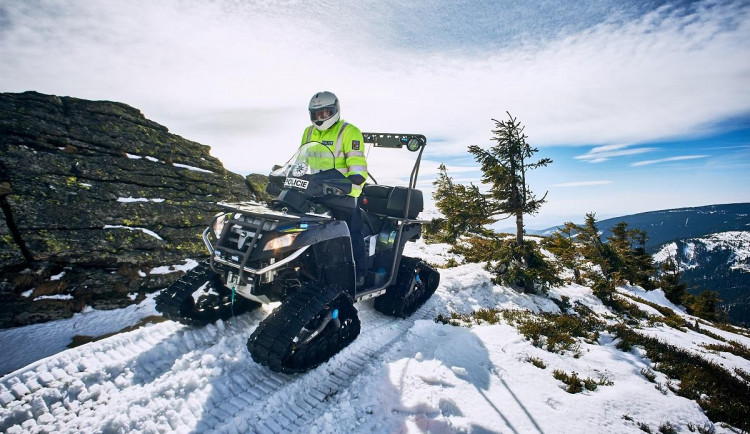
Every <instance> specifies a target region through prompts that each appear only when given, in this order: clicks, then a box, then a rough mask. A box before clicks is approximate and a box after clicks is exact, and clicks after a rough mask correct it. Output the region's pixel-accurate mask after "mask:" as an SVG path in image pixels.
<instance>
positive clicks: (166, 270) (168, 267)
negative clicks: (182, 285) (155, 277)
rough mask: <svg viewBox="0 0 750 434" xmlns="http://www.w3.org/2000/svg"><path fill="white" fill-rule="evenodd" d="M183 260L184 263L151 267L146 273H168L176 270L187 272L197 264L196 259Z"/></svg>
mask: <svg viewBox="0 0 750 434" xmlns="http://www.w3.org/2000/svg"><path fill="white" fill-rule="evenodd" d="M184 262H185V263H184V264H175V265H163V266H161V267H156V268H152V269H151V270H150V271H149V272H148V274H169V273H174V272H176V271H184V272H187V271H188V270H192V269H193V268H195V267H197V266H198V261H196V260H195V259H185V261H184Z"/></svg>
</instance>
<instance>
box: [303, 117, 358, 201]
mask: <svg viewBox="0 0 750 434" xmlns="http://www.w3.org/2000/svg"><path fill="white" fill-rule="evenodd" d="M308 142H320V143H322V144H323V146H325V147H326V149H321V152H320V159H318V158H314V159H310V160H309V161H308V163H309V164H310V167H311V168H313V169H317V170H325V169H330V168H331V165H330V160H331V153H333V157H334V163H335V168H336V169H337V170H338V171H339V172H341V173H343V174H344V175H345V176H351V175H355V174H356V175H362V177H363V178H365V179H367V160H366V159H365V152H364V151H365V141H364V138H363V137H362V133H361V132H360V131H359V128H357V127H355V126H354V125H352V124H350V123H347V122H345V121H343V120H340V121H338V122H336V123H335V124H333V125H332V126H331V128H329V129H327V130H325V131H320V130H318V129H317V128H315V127H313V126H312V125H310V126H309V127H307V128H306V129H305V132H304V134H303V135H302V143H301V144H302V145H304V144H305V143H308ZM363 184H364V183H363ZM360 194H362V185H356V184H352V192H351V193H349V196H353V197H358V196H359V195H360Z"/></svg>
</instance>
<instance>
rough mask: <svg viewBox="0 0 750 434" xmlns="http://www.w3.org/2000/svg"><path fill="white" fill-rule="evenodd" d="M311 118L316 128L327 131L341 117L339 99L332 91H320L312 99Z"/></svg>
mask: <svg viewBox="0 0 750 434" xmlns="http://www.w3.org/2000/svg"><path fill="white" fill-rule="evenodd" d="M308 108H309V109H310V120H311V121H312V123H313V125H315V128H317V129H319V130H320V131H325V130H327V129H329V128H331V126H333V124H335V123H336V122H338V121H339V119H340V118H341V112H340V109H339V99H338V98H336V95H334V94H333V93H331V92H318V93H316V94H315V95H313V97H312V98H311V99H310V106H309V107H308Z"/></svg>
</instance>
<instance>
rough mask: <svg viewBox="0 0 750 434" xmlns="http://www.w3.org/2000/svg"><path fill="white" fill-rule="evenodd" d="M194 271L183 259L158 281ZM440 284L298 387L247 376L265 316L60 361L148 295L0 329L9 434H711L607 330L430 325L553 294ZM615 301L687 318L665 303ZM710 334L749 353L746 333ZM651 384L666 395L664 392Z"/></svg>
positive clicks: (475, 271) (136, 337)
mask: <svg viewBox="0 0 750 434" xmlns="http://www.w3.org/2000/svg"><path fill="white" fill-rule="evenodd" d="M446 249H447V246H445V245H442V246H441V245H425V244H424V243H423V242H422V241H419V242H417V243H415V244H412V243H410V244H409V245H408V248H407V251H406V254H407V255H411V256H419V257H421V258H422V259H424V260H426V261H427V262H429V263H432V264H444V263H447V262H448V259H449V255H447V254H446V253H445V251H446ZM453 259H454V260H459V259H460V258H453ZM195 264H196V263H195V261H192V260H190V261H186V263H185V264H182V265H177V266H173V267H164V269H163V270H162V269H154V270H151V274H155V273H158V272H173V271H174V269H175V268H178V267H184V268H183V269H187V267H192V266H195ZM170 268H172V269H170ZM440 273H441V283H440V286H439V288H438V290H437V292H436V293H435V295H434V296H433V297H432V298H431V299H430V300H429V301H428V302H427V303H426V304H425V305H424V306H423V307H422V308H421V309H420V310H418V311H417V312H416V313H415V314H414V315H413V316H412V317H410V318H407V319H401V318H392V317H389V316H385V315H382V314H380V313H379V312H377V311H375V309H374V307H373V301H372V300H368V301H365V302H361V303H358V304H357V309H358V315H359V316H360V319H361V321H362V332H361V334H360V336H359V337H358V339H357V340H355V341H354V342H353V343H352V344H351V345H350V346H349V347H347V348H346V349H344V350H343V351H341V352H340V353H339V354H337V355H336V356H334V357H333V358H332V359H331V360H329V361H328V362H327V363H325V364H323V365H321V366H319V367H318V368H316V369H313V370H311V371H309V372H307V373H305V374H301V375H283V374H277V373H274V372H272V371H270V370H268V369H267V368H265V367H261V366H259V365H257V364H256V363H254V362H253V361H252V359H251V357H250V355H249V354H248V352H247V350H246V347H245V343H246V340H247V338H248V337H249V336H250V334H251V333H252V332H253V330H254V329H255V328H256V327H257V325H258V323H259V321H261V320H262V319H263V318H264V317H265V316H266V315H267V314H268V313H269V312H270V310H269V308H268V307H263V308H261V309H258V310H256V311H253V312H250V313H247V314H245V315H242V316H238V317H236V318H234V319H232V320H231V321H228V322H221V321H219V322H217V323H215V324H211V325H208V326H206V327H201V328H191V327H186V326H182V325H180V324H177V323H174V322H170V321H167V322H161V323H158V324H150V325H147V326H144V327H141V328H139V329H136V330H133V331H130V332H127V333H120V334H117V335H114V336H111V337H109V338H106V339H102V340H100V341H96V342H91V343H88V344H85V345H82V346H80V347H76V348H73V349H67V350H66V349H65V345H66V344H67V343H68V342H69V341H70V338H71V337H72V335H74V334H86V335H94V336H96V335H101V334H105V333H111V332H113V331H116V330H119V329H122V328H123V327H125V326H127V325H132V324H135V323H136V322H138V321H139V320H140V319H142V318H144V317H145V316H148V315H153V314H155V310H154V307H153V300H152V298H148V299H147V300H144V301H143V302H141V303H140V304H138V305H134V306H130V307H128V308H126V309H121V310H117V311H106V312H105V311H95V310H89V311H87V312H86V313H82V314H78V315H76V316H75V317H74V318H71V319H69V320H62V321H56V322H54V323H47V324H39V325H34V326H27V327H23V328H16V329H9V330H0V344H1V345H2V348H13V349H14V351H3V352H2V353H0V372H8V371H11V370H14V369H16V371H15V372H12V373H9V374H6V375H5V376H4V377H2V378H1V379H0V404H1V405H2V407H1V408H0V431H2V432H7V433H20V432H32V433H34V432H304V433H360V432H372V433H381V432H382V433H386V432H396V433H421V432H432V433H454V432H466V433H471V432H476V433H527V432H528V433H541V432H543V433H584V432H585V433H590V432H607V433H637V432H642V431H641V430H640V428H639V425H638V424H646V425H648V426H649V427H650V429H651V431H652V432H658V431H659V427H660V426H662V425H664V424H665V423H671V424H672V425H673V426H674V427H675V428H676V429H677V430H678V432H690V426H692V427H706V426H712V424H711V422H710V421H709V420H708V419H707V418H706V416H705V414H704V413H703V411H702V409H701V408H700V407H699V406H698V405H697V404H696V403H695V402H694V401H691V400H688V399H685V398H682V397H679V396H676V395H675V394H674V393H673V392H671V391H670V390H665V393H663V392H662V391H660V390H658V389H657V388H656V387H655V384H654V383H652V382H649V381H648V380H647V379H646V378H645V377H644V376H643V375H642V374H641V371H642V370H643V369H653V366H652V365H651V362H650V361H649V360H648V359H645V358H644V357H643V355H642V354H641V351H639V350H638V349H637V348H634V349H633V350H632V351H630V352H623V351H621V350H619V349H617V348H616V346H615V343H616V340H615V339H613V337H612V336H610V335H609V334H608V333H607V332H602V333H601V337H600V339H599V341H598V343H586V342H583V341H580V342H579V349H578V350H577V351H576V352H575V353H574V352H565V353H562V354H560V353H551V352H548V351H546V350H543V349H541V348H538V347H535V346H534V345H533V344H532V343H531V342H530V341H528V340H526V339H525V338H524V337H523V336H522V335H521V334H520V333H519V331H518V330H517V329H516V328H515V327H513V326H512V325H509V324H508V323H506V322H504V321H502V322H500V323H498V324H495V325H487V324H483V325H474V326H472V327H457V326H451V325H445V324H441V323H436V322H435V321H434V318H435V317H436V316H437V315H438V314H440V313H442V314H449V313H452V312H455V313H461V314H468V313H471V312H472V311H474V310H477V309H480V308H490V307H492V308H500V309H522V310H529V311H531V312H559V308H558V307H557V305H556V304H555V303H554V302H552V301H551V300H550V299H549V298H547V297H542V296H537V295H529V294H520V293H517V292H515V291H513V290H511V289H509V288H505V287H503V286H500V285H495V284H493V283H492V282H491V276H490V275H489V273H487V271H486V270H484V269H483V268H482V266H481V265H478V264H465V265H460V266H457V267H453V268H444V269H441V270H440ZM618 291H620V293H621V294H624V295H630V296H637V297H639V298H641V299H643V300H646V301H648V302H652V303H656V304H659V305H662V306H666V307H669V308H671V309H674V310H675V311H676V312H677V313H678V314H680V315H686V314H685V313H684V312H683V311H682V310H680V309H679V307H678V306H674V305H672V304H671V303H669V302H668V300H666V298H665V297H664V294H663V293H662V292H661V291H658V290H657V291H650V292H647V291H644V290H642V289H641V288H638V287H621V288H618ZM563 296H564V297H567V298H568V299H569V302H570V303H571V304H574V303H575V302H579V303H581V304H584V305H586V306H588V307H589V308H591V309H592V310H594V311H595V312H598V313H602V314H605V313H607V312H608V310H607V308H606V307H605V306H603V305H602V304H601V302H600V301H599V300H598V299H597V298H596V297H594V296H593V294H592V291H591V289H590V288H588V287H585V286H581V285H574V284H570V285H564V286H562V287H559V288H553V289H552V290H551V291H550V293H549V297H551V298H556V299H561V298H562V297H563ZM640 305H641V306H646V305H645V304H643V303H641V304H640ZM686 318H687V319H690V320H692V319H693V318H692V317H689V316H687V317H686ZM701 327H705V328H706V329H709V330H710V331H711V332H715V333H717V334H720V333H722V336H726V338H727V339H730V340H735V341H737V342H740V343H742V344H743V345H748V344H750V342H748V341H750V338H747V337H745V336H741V335H735V334H732V333H729V332H725V331H721V330H718V329H716V328H714V327H711V326H709V325H704V324H703V323H701ZM640 331H641V332H643V333H646V334H648V335H651V336H657V337H659V338H660V339H664V340H665V341H668V342H669V343H672V344H675V345H678V346H680V347H682V348H686V349H689V350H690V351H695V352H700V353H701V355H702V356H706V357H709V358H711V360H715V361H716V362H717V363H719V364H722V365H724V366H727V367H729V368H733V367H738V368H740V369H744V370H747V371H750V362H748V361H747V360H745V359H742V358H739V357H737V356H733V355H731V354H727V353H711V352H710V351H707V350H706V349H705V348H703V347H702V346H701V344H705V343H715V342H717V341H715V340H714V339H712V338H710V337H708V336H706V335H703V334H700V333H696V332H692V331H680V330H676V329H673V328H669V327H666V326H663V325H655V326H646V327H643V329H642V330H640ZM576 354H577V356H576ZM532 359H533V360H538V361H543V363H544V365H545V368H544V369H542V368H540V367H537V366H535V365H534V364H532V363H531V362H530V360H532ZM555 370H561V371H564V372H565V373H568V374H572V373H574V372H575V373H577V374H578V375H579V376H580V377H582V378H591V379H593V380H601V382H602V383H607V385H604V384H602V385H600V386H598V387H597V388H596V390H593V391H589V390H586V391H584V392H582V393H577V394H570V393H568V392H566V391H565V385H564V384H563V383H562V382H561V381H559V380H557V379H555V378H554V377H553V375H552V373H553V371H555ZM655 373H656V376H657V377H656V381H657V382H660V383H666V381H667V379H666V377H665V376H664V375H663V374H661V373H659V372H658V371H655ZM713 427H714V428H715V429H716V431H715V432H717V433H729V432H731V431H730V430H729V429H727V428H724V427H722V426H721V425H713Z"/></svg>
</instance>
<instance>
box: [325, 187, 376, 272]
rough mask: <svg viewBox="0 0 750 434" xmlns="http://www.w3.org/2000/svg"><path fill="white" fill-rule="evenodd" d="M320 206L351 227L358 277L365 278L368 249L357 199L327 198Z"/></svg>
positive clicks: (349, 197)
mask: <svg viewBox="0 0 750 434" xmlns="http://www.w3.org/2000/svg"><path fill="white" fill-rule="evenodd" d="M320 204H321V205H324V206H326V207H328V208H329V209H330V210H331V216H332V217H333V218H335V219H336V220H341V221H344V222H346V225H347V226H349V235H350V236H351V239H352V254H353V255H354V262H355V264H356V267H357V276H364V275H365V273H367V249H366V248H365V240H364V238H363V237H362V216H361V215H360V214H359V207H357V199H355V198H353V197H351V196H326V197H324V198H323V200H320Z"/></svg>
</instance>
